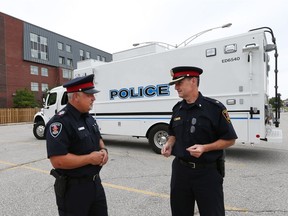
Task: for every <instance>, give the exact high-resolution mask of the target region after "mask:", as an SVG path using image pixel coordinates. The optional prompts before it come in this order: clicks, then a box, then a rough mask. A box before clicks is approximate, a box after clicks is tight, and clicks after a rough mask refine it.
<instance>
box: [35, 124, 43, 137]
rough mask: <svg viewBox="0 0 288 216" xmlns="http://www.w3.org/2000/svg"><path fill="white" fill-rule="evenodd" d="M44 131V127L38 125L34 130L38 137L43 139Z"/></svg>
mask: <svg viewBox="0 0 288 216" xmlns="http://www.w3.org/2000/svg"><path fill="white" fill-rule="evenodd" d="M44 130H45V127H44V126H43V125H39V126H38V127H37V128H36V134H37V135H38V136H39V137H44Z"/></svg>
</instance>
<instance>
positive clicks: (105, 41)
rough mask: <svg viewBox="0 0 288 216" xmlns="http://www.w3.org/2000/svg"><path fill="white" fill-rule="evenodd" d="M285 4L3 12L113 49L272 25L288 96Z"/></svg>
mask: <svg viewBox="0 0 288 216" xmlns="http://www.w3.org/2000/svg"><path fill="white" fill-rule="evenodd" d="M285 5H286V2H285V0H273V1H263V0H82V1H79V0H48V1H41V0H0V11H1V12H3V13H6V14H9V15H11V16H14V17H16V18H19V19H21V20H24V21H26V22H29V23H31V24H34V25H37V26H40V27H42V28H45V29H48V30H50V31H53V32H56V33H58V34H61V35H63V36H66V37H69V38H71V39H74V40H77V41H80V42H82V43H85V44H88V45H90V46H93V47H95V48H98V49H101V50H103V51H106V52H109V53H115V52H118V51H122V50H125V49H130V48H132V44H133V43H136V42H145V41H161V42H165V43H169V44H173V45H176V44H180V43H181V42H183V41H184V40H185V39H187V38H188V37H190V36H192V35H194V34H196V33H198V32H200V31H203V30H206V29H210V28H213V27H217V26H221V25H223V24H226V23H232V24H233V25H232V26H231V27H230V28H225V29H216V30H214V31H211V32H208V33H206V34H204V35H202V36H201V37H199V38H197V39H196V40H195V41H193V43H198V42H203V41H205V40H212V39H217V38H221V37H226V36H230V35H235V34H241V33H245V32H248V31H249V30H250V29H253V28H258V27H263V26H268V27H271V28H272V29H273V32H274V35H275V37H276V42H277V45H278V53H279V61H278V70H279V73H278V75H279V76H278V77H279V78H278V79H279V81H278V85H279V88H278V92H279V93H281V95H282V97H281V98H282V99H286V98H288V43H287V39H288V28H287V27H288V10H287V7H285ZM272 54H273V52H272ZM271 59H273V58H272V57H271ZM273 71H274V67H272V71H271V72H270V88H269V89H270V97H273V96H274V72H273Z"/></svg>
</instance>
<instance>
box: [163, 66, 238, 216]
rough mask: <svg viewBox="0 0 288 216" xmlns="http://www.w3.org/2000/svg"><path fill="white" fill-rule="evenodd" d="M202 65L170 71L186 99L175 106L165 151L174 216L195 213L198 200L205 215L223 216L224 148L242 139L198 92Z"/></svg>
mask: <svg viewBox="0 0 288 216" xmlns="http://www.w3.org/2000/svg"><path fill="white" fill-rule="evenodd" d="M202 72H203V71H202V69H201V68H198V67H190V66H189V67H188V66H181V67H175V68H173V69H172V70H171V76H172V78H173V80H172V81H171V82H170V83H169V84H170V85H174V84H175V90H176V91H177V92H178V95H179V97H181V98H183V100H182V101H180V102H178V103H177V104H176V105H175V106H174V107H173V115H172V117H171V121H170V125H169V132H168V133H169V137H168V141H167V142H166V143H165V145H164V146H163V148H162V152H161V153H162V154H163V155H164V156H165V157H169V156H170V155H174V156H175V158H174V160H173V163H172V175H171V186H170V187H171V188H170V190H171V191H170V195H171V196H170V205H171V211H172V215H173V216H188V215H189V216H191V215H194V207H195V206H194V205H195V201H196V202H197V206H198V209H199V212H200V215H201V216H223V215H225V209H224V195H223V177H224V149H225V148H227V147H229V146H231V145H233V144H234V143H235V139H237V135H236V133H235V131H234V129H233V126H232V124H231V122H230V119H229V115H228V113H227V110H226V108H225V107H224V105H223V104H221V103H220V102H219V101H217V100H214V99H211V98H208V97H204V96H203V95H202V94H201V92H199V91H198V86H199V75H200V74H202Z"/></svg>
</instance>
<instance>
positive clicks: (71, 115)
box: [45, 103, 101, 177]
mask: <svg viewBox="0 0 288 216" xmlns="http://www.w3.org/2000/svg"><path fill="white" fill-rule="evenodd" d="M45 134H46V143H47V154H48V158H49V157H51V156H55V155H66V154H67V153H71V154H75V155H85V154H89V153H91V152H93V151H99V150H100V146H99V141H100V138H101V135H100V132H99V129H98V125H97V123H96V120H95V119H94V118H93V117H92V116H91V115H90V114H88V113H85V114H82V113H80V112H79V111H78V110H77V109H75V108H74V107H73V106H72V105H71V104H69V103H68V104H67V106H66V107H65V108H64V109H63V110H61V111H60V112H59V113H57V114H56V115H55V116H54V117H53V118H51V119H50V121H49V122H48V124H47V126H46V128H45ZM100 169H101V166H95V165H86V166H83V167H80V168H76V169H58V171H60V172H61V173H63V174H66V175H68V176H72V177H82V176H88V175H95V174H97V173H99V171H100Z"/></svg>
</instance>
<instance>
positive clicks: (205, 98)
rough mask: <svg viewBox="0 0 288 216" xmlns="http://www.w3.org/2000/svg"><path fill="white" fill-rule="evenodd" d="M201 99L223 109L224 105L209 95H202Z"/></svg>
mask: <svg viewBox="0 0 288 216" xmlns="http://www.w3.org/2000/svg"><path fill="white" fill-rule="evenodd" d="M203 99H204V100H206V101H209V102H211V103H213V104H215V105H217V106H219V107H221V108H224V109H225V106H224V105H223V104H222V103H221V102H220V101H219V100H216V99H214V98H209V97H203Z"/></svg>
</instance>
